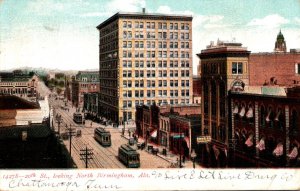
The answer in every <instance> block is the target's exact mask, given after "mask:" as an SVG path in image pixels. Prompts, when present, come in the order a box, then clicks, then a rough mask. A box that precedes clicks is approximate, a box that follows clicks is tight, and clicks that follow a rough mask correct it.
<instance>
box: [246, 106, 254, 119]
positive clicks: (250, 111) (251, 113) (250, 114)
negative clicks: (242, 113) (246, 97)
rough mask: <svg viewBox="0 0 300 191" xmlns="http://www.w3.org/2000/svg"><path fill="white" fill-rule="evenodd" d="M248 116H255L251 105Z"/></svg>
mask: <svg viewBox="0 0 300 191" xmlns="http://www.w3.org/2000/svg"><path fill="white" fill-rule="evenodd" d="M246 117H247V118H252V117H253V109H252V107H250V108H249V109H248V111H247V113H246Z"/></svg>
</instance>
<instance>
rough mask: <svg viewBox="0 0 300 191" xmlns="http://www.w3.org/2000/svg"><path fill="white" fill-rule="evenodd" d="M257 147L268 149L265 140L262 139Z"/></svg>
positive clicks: (261, 149)
mask: <svg viewBox="0 0 300 191" xmlns="http://www.w3.org/2000/svg"><path fill="white" fill-rule="evenodd" d="M256 148H258V150H260V151H263V150H265V149H266V146H265V140H264V139H260V141H259V142H258V143H257V144H256Z"/></svg>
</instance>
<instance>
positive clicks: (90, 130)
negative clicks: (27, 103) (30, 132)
mask: <svg viewBox="0 0 300 191" xmlns="http://www.w3.org/2000/svg"><path fill="white" fill-rule="evenodd" d="M49 104H50V106H52V108H53V110H54V112H53V116H54V121H53V125H54V127H55V131H56V132H58V129H59V131H60V134H62V133H66V132H68V130H67V128H70V127H71V128H72V129H73V128H74V130H75V132H76V131H77V130H81V136H76V133H75V135H74V136H72V141H71V142H72V146H71V155H72V158H73V160H74V162H75V164H76V166H77V168H85V166H86V164H85V161H84V160H80V158H81V156H80V153H83V151H81V150H84V149H85V148H86V147H87V148H88V149H92V150H91V151H92V152H93V155H91V156H92V159H90V160H88V168H113V169H117V168H126V167H125V166H124V165H123V164H122V163H121V162H120V161H119V160H118V148H119V147H120V145H122V144H126V143H128V140H127V139H126V138H125V137H123V136H121V134H122V133H121V132H122V131H121V128H113V127H112V126H106V127H105V126H104V125H101V124H98V123H95V122H91V121H90V120H86V121H85V124H84V125H82V124H76V123H75V122H74V121H73V113H74V112H75V111H76V108H75V107H73V108H72V106H71V105H70V104H67V106H65V102H64V101H63V100H58V99H57V100H55V98H53V97H51V98H50V99H49ZM62 106H63V107H62ZM56 115H61V118H62V120H61V123H60V124H58V123H57V121H55V116H56ZM58 126H59V127H60V128H59V127H58ZM66 127H67V128H66ZM96 127H105V129H107V130H108V131H110V133H111V140H112V145H111V146H110V147H102V146H101V145H100V144H99V143H98V142H97V141H96V140H95V139H94V129H95V128H96ZM63 143H64V145H65V146H66V148H67V149H68V151H69V152H70V150H69V146H70V141H69V139H64V140H63ZM137 151H138V152H139V153H140V162H141V168H168V167H169V166H170V163H169V162H168V161H166V160H164V159H163V158H161V157H159V156H156V155H153V154H151V153H148V152H147V151H146V150H137Z"/></svg>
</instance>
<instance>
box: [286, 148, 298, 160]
mask: <svg viewBox="0 0 300 191" xmlns="http://www.w3.org/2000/svg"><path fill="white" fill-rule="evenodd" d="M287 156H288V157H289V158H290V159H295V158H296V157H297V156H298V148H297V147H294V148H293V150H292V151H291V152H290V154H288V155H287Z"/></svg>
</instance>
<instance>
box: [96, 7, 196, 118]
mask: <svg viewBox="0 0 300 191" xmlns="http://www.w3.org/2000/svg"><path fill="white" fill-rule="evenodd" d="M97 29H98V30H99V33H100V36H99V37H100V45H99V51H100V52H99V55H100V56H99V59H100V89H101V92H100V96H99V114H100V115H101V116H105V117H106V118H107V119H110V120H112V121H114V122H116V123H120V122H122V121H123V120H125V121H127V120H129V119H134V118H135V116H134V113H135V106H136V105H142V104H146V105H150V104H152V103H154V102H155V103H156V104H158V105H160V104H188V103H192V95H191V94H192V16H184V15H164V14H148V13H145V10H143V12H141V13H121V12H119V13H117V14H115V15H113V16H112V17H110V18H109V19H107V20H106V21H104V22H103V23H101V24H100V25H99V26H98V27H97Z"/></svg>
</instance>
